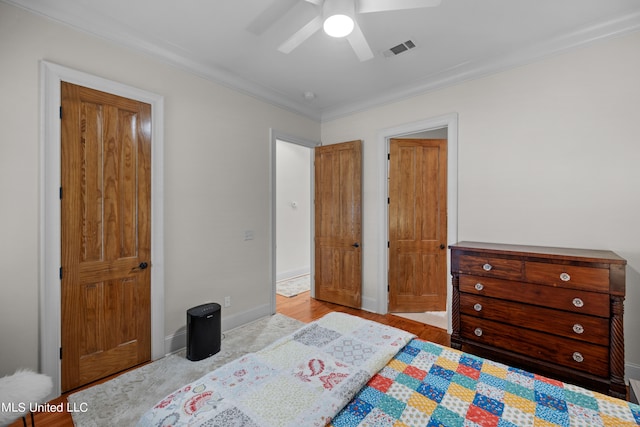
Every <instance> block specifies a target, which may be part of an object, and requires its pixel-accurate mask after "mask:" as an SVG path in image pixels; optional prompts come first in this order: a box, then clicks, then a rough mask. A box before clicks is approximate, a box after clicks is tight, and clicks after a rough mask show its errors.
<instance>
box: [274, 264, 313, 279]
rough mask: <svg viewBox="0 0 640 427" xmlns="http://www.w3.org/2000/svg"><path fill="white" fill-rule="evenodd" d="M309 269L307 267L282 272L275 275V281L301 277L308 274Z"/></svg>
mask: <svg viewBox="0 0 640 427" xmlns="http://www.w3.org/2000/svg"><path fill="white" fill-rule="evenodd" d="M310 273H311V268H310V267H309V266H306V267H302V268H297V269H295V270H289V271H282V272H278V273H276V281H280V280H284V279H288V278H289V277H296V276H302V275H303V274H310Z"/></svg>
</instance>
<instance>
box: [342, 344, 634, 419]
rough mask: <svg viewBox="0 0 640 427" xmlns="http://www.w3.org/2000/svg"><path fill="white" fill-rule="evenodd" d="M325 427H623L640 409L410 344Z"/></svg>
mask: <svg viewBox="0 0 640 427" xmlns="http://www.w3.org/2000/svg"><path fill="white" fill-rule="evenodd" d="M331 425H332V426H333V427H351V426H362V427H364V426H372V427H373V426H375V427H415V426H426V427H432V426H447V427H489V426H491V427H526V426H536V427H538V426H584V427H597V426H611V427H623V426H637V425H640V406H638V405H634V404H632V403H629V402H625V401H623V400H620V399H616V398H613V397H609V396H606V395H603V394H600V393H596V392H592V391H589V390H586V389H584V388H581V387H577V386H574V385H570V384H566V383H563V382H560V381H555V380H552V379H549V378H545V377H542V376H540V375H535V374H532V373H529V372H526V371H523V370H520V369H515V368H512V367H509V366H506V365H503V364H500V363H496V362H492V361H490V360H486V359H482V358H480V357H476V356H472V355H469V354H466V353H463V352H460V351H457V350H455V349H452V348H448V347H443V346H440V345H438V344H434V343H430V342H426V341H422V340H419V339H414V340H412V341H411V342H410V343H409V344H408V345H407V346H406V347H405V348H403V349H402V351H400V352H399V353H398V355H397V356H396V357H394V358H393V360H391V361H390V362H389V364H388V365H387V366H385V367H384V368H383V369H382V370H381V371H380V372H379V373H378V374H376V375H375V376H374V377H373V378H372V379H371V380H370V381H369V382H368V383H367V385H366V386H365V387H364V388H363V389H362V390H361V391H360V392H359V393H358V394H357V395H356V396H355V398H354V399H353V400H352V401H351V402H350V403H349V404H348V405H347V407H346V408H344V409H343V410H342V411H341V412H340V413H339V414H338V415H337V416H336V417H335V418H334V419H333V421H332V424H331Z"/></svg>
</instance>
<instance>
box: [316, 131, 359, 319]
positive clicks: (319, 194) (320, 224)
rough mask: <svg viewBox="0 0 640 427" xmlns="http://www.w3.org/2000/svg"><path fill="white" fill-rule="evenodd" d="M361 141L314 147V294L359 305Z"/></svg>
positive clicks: (341, 303) (349, 304) (339, 302)
mask: <svg viewBox="0 0 640 427" xmlns="http://www.w3.org/2000/svg"><path fill="white" fill-rule="evenodd" d="M361 157H362V141H351V142H344V143H341V144H333V145H325V146H322V147H316V148H315V172H314V173H315V254H314V255H315V297H316V298H317V299H319V300H323V301H329V302H333V303H336V304H340V305H345V306H348V307H356V308H360V307H361V305H362V237H361V235H362V200H361V199H362V159H361Z"/></svg>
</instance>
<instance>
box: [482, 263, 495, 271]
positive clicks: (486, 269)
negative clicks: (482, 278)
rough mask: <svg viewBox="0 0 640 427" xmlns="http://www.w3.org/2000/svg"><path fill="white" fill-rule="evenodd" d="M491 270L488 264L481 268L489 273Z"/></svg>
mask: <svg viewBox="0 0 640 427" xmlns="http://www.w3.org/2000/svg"><path fill="white" fill-rule="evenodd" d="M492 268H493V266H492V265H491V264H489V263H487V264H485V265H483V266H482V269H483V270H484V271H491V269H492Z"/></svg>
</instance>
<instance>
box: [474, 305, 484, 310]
mask: <svg viewBox="0 0 640 427" xmlns="http://www.w3.org/2000/svg"><path fill="white" fill-rule="evenodd" d="M473 309H474V310H475V311H482V304H475V305H474V306H473Z"/></svg>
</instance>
